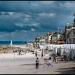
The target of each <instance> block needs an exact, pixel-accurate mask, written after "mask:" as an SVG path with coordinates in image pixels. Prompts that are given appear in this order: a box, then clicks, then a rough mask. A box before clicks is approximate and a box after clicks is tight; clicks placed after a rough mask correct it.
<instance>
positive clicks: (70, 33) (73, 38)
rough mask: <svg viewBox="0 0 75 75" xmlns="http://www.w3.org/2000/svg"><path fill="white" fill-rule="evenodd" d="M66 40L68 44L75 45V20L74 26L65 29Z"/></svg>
mask: <svg viewBox="0 0 75 75" xmlns="http://www.w3.org/2000/svg"><path fill="white" fill-rule="evenodd" d="M65 38H66V40H65V41H66V43H67V44H75V19H74V22H73V24H72V25H70V26H66V27H65Z"/></svg>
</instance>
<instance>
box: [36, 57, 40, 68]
mask: <svg viewBox="0 0 75 75" xmlns="http://www.w3.org/2000/svg"><path fill="white" fill-rule="evenodd" d="M38 68H39V59H38V57H37V58H36V69H38Z"/></svg>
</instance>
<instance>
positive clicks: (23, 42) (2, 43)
mask: <svg viewBox="0 0 75 75" xmlns="http://www.w3.org/2000/svg"><path fill="white" fill-rule="evenodd" d="M10 43H11V41H0V45H9V44H10ZM12 44H14V45H22V44H27V41H12Z"/></svg>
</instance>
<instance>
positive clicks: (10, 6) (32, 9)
mask: <svg viewBox="0 0 75 75" xmlns="http://www.w3.org/2000/svg"><path fill="white" fill-rule="evenodd" d="M74 12H75V1H0V32H15V33H16V31H27V32H28V31H30V32H31V31H32V33H33V32H36V31H37V32H38V33H39V32H49V31H57V29H58V27H61V28H62V27H63V28H64V26H65V25H66V23H68V22H69V23H71V22H72V21H73V18H74V17H73V14H74ZM63 28H62V29H63ZM21 34H22V33H21ZM21 34H20V35H21ZM39 34H40V33H39ZM16 35H17V33H16V34H15V36H16ZM16 37H17V36H16Z"/></svg>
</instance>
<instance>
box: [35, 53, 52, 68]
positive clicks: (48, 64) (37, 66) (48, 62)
mask: <svg viewBox="0 0 75 75" xmlns="http://www.w3.org/2000/svg"><path fill="white" fill-rule="evenodd" d="M35 56H36V69H38V68H39V58H38V56H37V52H36V53H35ZM42 57H43V54H42ZM44 64H46V65H47V66H48V67H49V66H52V67H53V65H52V64H51V57H49V59H45V58H44Z"/></svg>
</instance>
